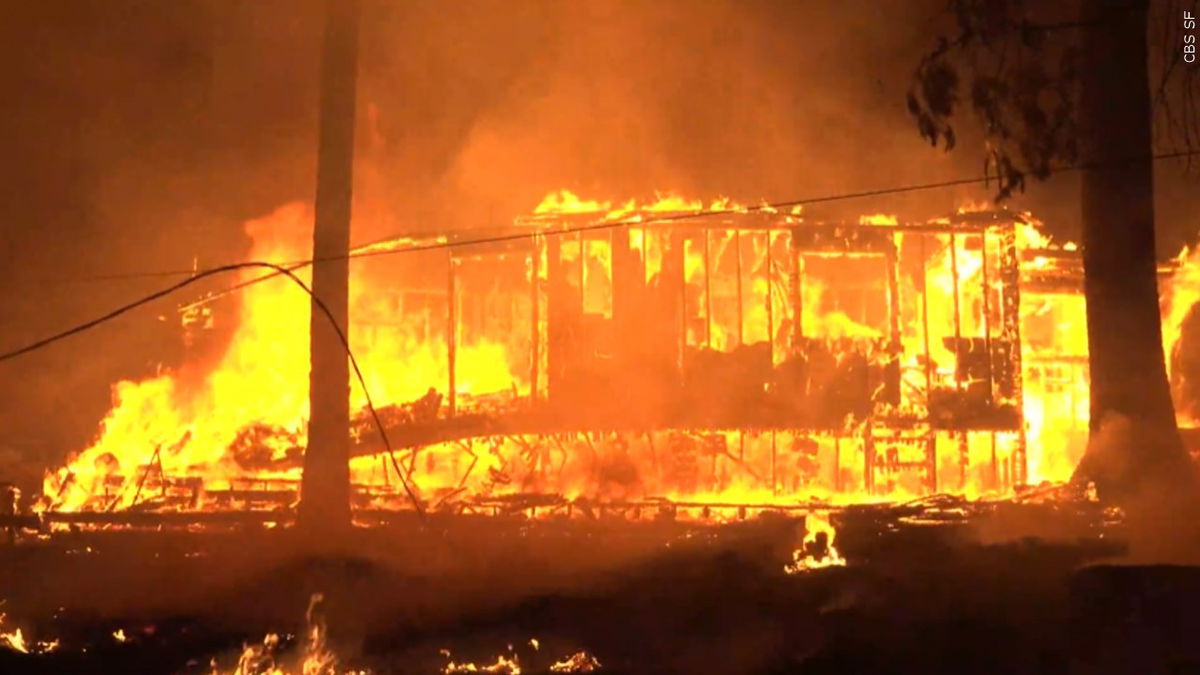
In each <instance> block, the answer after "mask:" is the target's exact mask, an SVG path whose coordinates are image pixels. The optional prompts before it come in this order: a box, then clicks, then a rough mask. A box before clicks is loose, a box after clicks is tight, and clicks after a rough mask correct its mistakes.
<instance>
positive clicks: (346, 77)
mask: <svg viewBox="0 0 1200 675" xmlns="http://www.w3.org/2000/svg"><path fill="white" fill-rule="evenodd" d="M358 14H359V13H358V0H326V12H325V15H326V16H325V20H326V25H325V45H324V52H323V54H322V60H321V111H320V139H319V146H318V149H317V153H318V154H317V198H316V223H315V226H314V228H313V258H314V259H315V260H317V261H318V262H316V263H315V264H314V265H313V277H312V280H313V286H312V288H313V294H314V296H315V298H319V299H320V300H321V302H323V303H324V304H325V306H326V307H327V308H328V309H329V312H330V314H332V315H333V320H334V321H335V322H336V323H337V325H338V326H339V327H341V328H342V329H343V330H347V331H348V330H349V311H348V293H349V274H350V261H349V259H348V258H347V255H348V254H349V252H350V201H351V193H352V188H353V167H354V121H355V82H356V77H357V68H358V64H357V60H358ZM310 330H311V343H310V344H311V350H312V370H311V373H310V376H309V387H310V389H309V406H310V408H309V422H308V449H307V450H306V451H305V453H304V475H303V478H302V480H301V492H300V499H301V501H300V513H299V516H298V523H299V526H300V527H301V528H303V529H306V530H309V531H310V532H313V533H315V534H318V535H320V534H332V533H336V532H338V531H343V530H345V529H348V528H349V526H350V371H349V365H348V358H347V355H346V351H345V348H344V346H343V345H342V343H341V340H340V339H339V338H338V335H337V333H336V331H335V330H334V327H333V326H332V325H330V322H329V317H327V316H325V315H324V313H323V312H321V311H320V309H319V308H318V307H317V304H316V300H315V299H314V301H313V305H312V318H311V321H310Z"/></svg>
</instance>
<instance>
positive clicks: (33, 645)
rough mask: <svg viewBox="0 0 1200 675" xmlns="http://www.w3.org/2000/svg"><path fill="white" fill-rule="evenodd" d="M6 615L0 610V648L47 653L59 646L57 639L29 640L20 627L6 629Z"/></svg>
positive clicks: (28, 652) (26, 652)
mask: <svg viewBox="0 0 1200 675" xmlns="http://www.w3.org/2000/svg"><path fill="white" fill-rule="evenodd" d="M6 619H7V616H6V615H5V614H4V613H3V612H0V648H4V649H8V650H11V651H14V652H20V653H22V654H48V653H50V652H52V651H55V650H56V649H58V647H59V641H58V640H49V641H40V640H37V641H30V640H29V639H28V638H26V637H25V633H24V632H23V631H22V630H21V628H20V627H14V628H12V629H11V630H6V626H5V623H6Z"/></svg>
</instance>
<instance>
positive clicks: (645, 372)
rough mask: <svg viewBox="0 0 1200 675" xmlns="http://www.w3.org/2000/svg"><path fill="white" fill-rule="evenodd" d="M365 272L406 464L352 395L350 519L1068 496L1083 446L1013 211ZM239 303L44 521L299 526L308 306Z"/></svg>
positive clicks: (151, 388)
mask: <svg viewBox="0 0 1200 675" xmlns="http://www.w3.org/2000/svg"><path fill="white" fill-rule="evenodd" d="M306 219H307V211H306V209H304V208H303V207H299V206H291V207H285V208H283V209H281V210H280V211H278V212H276V213H275V214H273V215H271V216H269V217H267V218H264V219H262V220H260V221H255V222H252V223H250V224H249V225H248V232H249V233H250V234H251V236H253V237H254V239H255V251H254V255H255V256H257V257H259V258H260V259H285V260H286V259H296V258H297V257H300V258H302V257H303V256H302V246H303V242H304V238H303V235H305V234H306V232H307V230H306V226H305V222H306ZM298 249H299V250H298ZM356 255H357V256H359V257H361V259H360V260H359V261H357V262H356V265H355V266H354V268H353V270H354V271H353V272H352V282H351V308H352V309H351V323H352V325H351V327H350V343H351V348H352V351H353V352H354V353H355V357H356V361H357V363H358V364H359V366H360V367H361V371H362V373H363V376H364V378H365V383H366V386H367V387H368V388H369V389H370V393H371V396H372V400H373V401H374V403H375V413H377V419H378V422H380V423H381V425H382V427H383V428H384V430H385V432H386V434H387V435H388V437H389V439H390V445H391V446H392V448H393V450H392V451H391V452H387V451H386V450H385V446H384V445H383V443H381V438H380V436H379V430H378V429H377V425H376V417H375V416H374V414H373V413H372V411H371V410H369V409H368V408H367V407H366V403H367V399H366V397H365V396H364V395H363V392H362V391H361V390H359V389H358V388H357V387H356V388H355V390H354V391H353V392H352V397H353V401H352V404H353V405H354V406H355V407H356V408H357V409H358V410H359V413H358V415H357V417H356V421H355V423H354V429H353V430H352V435H353V438H354V443H355V445H354V449H353V454H354V458H353V460H352V462H351V468H352V477H353V481H354V483H355V490H356V497H355V501H356V507H357V509H358V512H359V513H360V515H361V516H362V517H364V518H366V517H370V514H375V515H377V516H380V517H386V514H388V513H395V511H396V510H397V509H406V508H410V507H411V504H410V501H409V500H408V499H407V498H406V496H405V491H404V490H403V489H402V487H403V486H404V485H408V486H409V487H410V488H411V489H412V490H413V491H414V493H415V495H416V496H417V499H418V500H419V501H420V502H421V505H422V507H423V508H428V509H436V510H452V511H468V512H487V513H492V512H513V511H515V512H528V513H533V514H537V513H542V514H547V513H574V512H576V511H577V510H578V509H583V510H585V511H589V512H593V511H594V510H596V509H603V510H611V511H616V512H621V513H625V514H627V515H631V516H633V515H640V514H652V513H669V514H675V513H677V512H679V511H681V510H682V511H684V512H685V513H687V514H700V515H711V514H712V513H713V512H714V511H718V512H722V513H724V512H734V513H740V514H742V515H744V514H745V513H746V512H747V510H761V509H765V508H775V509H781V508H784V509H786V508H802V507H805V506H806V505H807V506H811V505H812V504H813V503H814V502H817V503H830V502H833V503H847V502H857V501H876V500H888V499H902V498H912V497H918V496H921V495H928V494H932V493H938V492H950V493H956V494H963V495H967V496H971V497H978V496H984V495H1003V494H1009V493H1011V492H1012V491H1013V490H1015V489H1017V488H1019V487H1020V486H1023V485H1028V484H1036V483H1039V482H1042V481H1045V480H1063V479H1065V478H1067V477H1068V476H1069V474H1070V471H1071V470H1072V468H1073V466H1074V463H1075V462H1076V461H1077V459H1078V456H1079V454H1080V453H1081V452H1082V448H1083V443H1084V441H1085V439H1086V431H1087V423H1086V418H1087V410H1088V400H1087V393H1086V392H1087V368H1086V355H1087V351H1086V329H1085V321H1084V319H1085V317H1084V303H1083V297H1082V294H1081V284H1080V279H1081V274H1080V269H1079V261H1078V253H1077V252H1076V251H1074V250H1073V247H1071V246H1070V245H1068V246H1066V247H1056V246H1052V245H1051V244H1050V243H1049V241H1048V239H1047V238H1045V237H1044V236H1043V235H1042V234H1041V233H1040V232H1039V230H1038V225H1037V223H1036V222H1034V221H1032V220H1030V219H1029V218H1028V217H1026V216H1023V215H1020V214H1015V213H1009V212H1003V211H999V212H997V211H977V212H963V213H959V214H956V215H955V216H953V217H950V218H942V219H937V220H934V221H930V222H923V223H900V222H897V221H896V220H895V219H894V218H889V217H884V216H869V217H863V218H861V219H859V220H857V221H854V222H814V221H810V220H806V219H805V218H804V217H803V216H802V215H800V214H799V213H783V212H778V211H776V210H774V209H770V208H753V209H748V208H742V207H738V206H736V205H733V204H730V203H728V202H718V203H715V204H712V205H705V204H701V203H698V202H697V203H691V202H687V201H685V200H681V199H678V198H668V199H664V200H662V201H660V202H658V203H656V204H652V205H646V206H639V205H637V204H634V203H630V204H627V205H624V206H619V207H613V206H612V205H609V204H601V203H596V202H585V201H581V200H579V199H578V198H576V197H574V195H571V194H570V193H566V192H563V193H559V194H552V195H550V196H549V197H547V199H546V200H545V201H544V202H543V203H542V204H541V205H540V206H539V207H538V209H537V210H536V211H535V213H534V214H532V215H530V216H528V217H523V218H519V219H517V220H516V221H515V222H514V223H513V224H512V225H511V226H509V227H506V228H503V229H499V230H494V231H487V232H481V231H471V232H469V233H463V234H460V235H454V236H443V235H439V236H436V237H412V238H406V239H400V240H393V241H388V242H382V243H377V244H374V245H371V246H369V247H365V248H362V249H359V250H358V251H357V253H356ZM1167 272H1168V273H1169V272H1170V271H1169V270H1168V271H1167ZM258 274H261V273H258ZM1168 278H1169V277H1168ZM237 291H238V299H239V300H240V307H236V306H234V305H236V304H237V303H231V302H230V300H229V294H217V295H216V297H217V298H221V300H220V302H221V303H224V305H217V304H214V303H213V302H212V298H209V299H206V300H202V301H201V302H200V303H191V304H189V305H187V306H185V308H184V311H183V314H184V323H185V324H187V327H188V329H189V330H190V331H192V333H193V334H194V333H195V331H197V330H203V329H204V328H205V327H206V326H207V327H209V328H211V326H212V325H213V323H214V322H216V321H218V320H219V319H220V317H215V316H214V313H215V312H214V309H213V308H214V307H217V308H221V309H223V311H224V316H225V317H226V318H227V319H229V320H232V321H234V323H235V327H233V328H232V329H231V333H230V336H229V338H228V343H227V344H226V345H224V347H223V353H222V355H221V356H220V358H218V359H217V363H216V364H215V365H213V364H211V363H209V364H208V365H207V366H206V367H207V370H204V369H202V368H199V367H191V366H185V367H184V368H181V369H179V370H178V371H177V372H167V373H164V374H161V375H159V376H158V377H156V378H151V379H149V380H145V381H142V382H137V383H134V382H125V383H120V384H118V385H117V386H116V387H115V389H114V391H115V405H114V408H113V410H112V411H111V412H110V414H109V416H108V418H107V419H106V420H105V421H104V423H103V428H102V430H101V433H100V436H99V438H98V440H97V442H96V444H95V445H93V447H91V448H89V449H87V450H86V451H84V452H83V453H80V454H79V455H78V456H76V457H75V458H74V459H73V460H72V461H71V463H70V464H69V465H68V466H67V467H64V468H63V469H61V470H59V471H57V472H54V473H52V474H50V475H48V477H47V480H46V485H45V494H44V495H43V498H42V500H43V501H42V504H41V506H42V508H44V509H45V510H46V512H47V517H51V518H61V519H65V520H74V521H81V520H82V521H93V522H94V521H97V520H99V521H110V522H126V521H129V520H130V519H131V518H132V519H133V520H137V519H139V518H150V517H151V515H148V514H162V513H173V514H175V517H186V516H185V515H184V514H188V513H192V514H198V515H197V517H200V515H199V514H207V516H206V517H213V514H220V513H237V514H243V515H244V514H258V515H252V516H247V517H255V518H259V519H266V520H272V519H281V518H285V517H287V514H288V512H289V509H288V507H289V506H290V505H291V504H293V503H294V502H295V500H296V498H297V490H298V478H299V467H300V458H301V457H302V453H303V447H304V444H305V438H304V420H305V418H306V410H305V406H306V401H307V399H306V396H305V395H306V391H305V383H306V382H307V379H306V377H305V374H306V372H307V354H306V349H307V341H306V335H305V332H306V330H305V328H304V327H305V326H307V320H306V318H305V317H306V316H307V299H306V298H305V297H303V296H302V294H300V293H298V292H296V291H295V289H294V288H292V287H291V284H290V283H289V282H288V281H287V280H286V279H281V278H270V277H256V276H254V275H250V276H248V277H246V278H245V279H243V281H242V282H241V283H240V284H239V285H238V286H237ZM1180 301H1181V302H1182V301H1183V299H1182V298H1181V299H1180ZM1172 335H1174V337H1170V336H1172ZM1168 336H1169V339H1178V331H1170V330H1168ZM190 339H191V341H192V342H194V341H195V338H194V337H193V338H190ZM1169 346H1170V345H1169ZM210 361H211V359H210ZM1051 419H1053V420H1054V423H1053V424H1051V423H1049V422H1048V420H1051ZM123 514H124V515H123ZM130 514H138V515H130Z"/></svg>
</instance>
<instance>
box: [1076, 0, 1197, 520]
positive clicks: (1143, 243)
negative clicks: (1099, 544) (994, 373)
mask: <svg viewBox="0 0 1200 675" xmlns="http://www.w3.org/2000/svg"><path fill="white" fill-rule="evenodd" d="M1147 5H1148V0H1083V1H1082V16H1081V21H1082V23H1083V24H1084V25H1085V26H1087V28H1085V29H1084V31H1083V44H1082V59H1081V68H1082V71H1081V91H1080V107H1079V118H1078V119H1079V132H1080V155H1081V160H1082V162H1083V164H1084V166H1085V167H1086V169H1085V171H1084V173H1083V177H1082V207H1083V265H1084V272H1085V277H1086V281H1085V285H1084V291H1085V294H1086V296H1087V319H1088V349H1089V353H1090V366H1091V439H1090V441H1089V444H1088V450H1087V453H1086V454H1085V455H1084V458H1083V460H1082V461H1081V462H1080V464H1079V467H1078V469H1077V470H1076V477H1077V478H1079V479H1082V480H1090V481H1095V482H1096V484H1097V486H1098V487H1099V489H1100V492H1101V494H1102V495H1105V493H1106V492H1107V496H1109V497H1115V498H1117V499H1118V500H1121V499H1128V498H1141V497H1145V496H1150V495H1152V494H1155V493H1159V492H1163V491H1164V490H1165V491H1166V492H1173V491H1172V490H1169V489H1168V488H1170V487H1171V486H1172V485H1174V486H1175V487H1185V488H1187V489H1190V487H1191V485H1192V483H1191V482H1190V477H1191V472H1190V464H1189V462H1188V460H1187V455H1186V453H1185V452H1184V450H1183V446H1182V443H1181V442H1180V439H1179V433H1178V431H1177V429H1176V426H1175V411H1174V406H1173V405H1172V402H1171V392H1170V386H1169V384H1168V382H1167V374H1166V369H1165V365H1164V359H1163V347H1162V323H1161V317H1160V313H1159V305H1158V287H1157V278H1156V271H1155V270H1156V260H1155V247H1154V185H1153V162H1152V161H1151V160H1150V159H1149V155H1150V154H1151V152H1152V151H1151V108H1150V84H1149V75H1148V71H1147V62H1146V58H1147V56H1146V50H1147V44H1146V28H1147V25H1146V19H1147V16H1146V11H1147ZM1175 494H1178V493H1175ZM1163 496H1165V494H1164V495H1163Z"/></svg>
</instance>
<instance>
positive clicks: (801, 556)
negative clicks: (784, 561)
mask: <svg viewBox="0 0 1200 675" xmlns="http://www.w3.org/2000/svg"><path fill="white" fill-rule="evenodd" d="M804 527H805V530H806V533H805V535H804V541H803V542H802V543H801V545H800V548H798V549H796V550H795V551H792V562H791V563H789V564H788V565H785V566H784V568H783V571H784V572H786V573H788V574H799V573H800V572H805V571H808V570H814V569H821V568H823V567H844V566H845V565H846V559H845V558H843V557H842V556H841V554H840V553H838V550H837V547H836V546H834V545H833V541H834V539H835V538H836V537H837V531H836V530H834V528H833V525H831V524H829V520H828V518H826V517H824V516H821V515H818V514H816V513H810V514H808V515H807V516H806V517H805V519H804Z"/></svg>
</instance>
